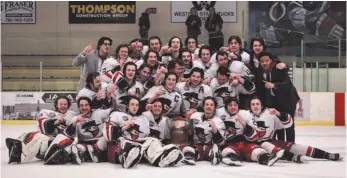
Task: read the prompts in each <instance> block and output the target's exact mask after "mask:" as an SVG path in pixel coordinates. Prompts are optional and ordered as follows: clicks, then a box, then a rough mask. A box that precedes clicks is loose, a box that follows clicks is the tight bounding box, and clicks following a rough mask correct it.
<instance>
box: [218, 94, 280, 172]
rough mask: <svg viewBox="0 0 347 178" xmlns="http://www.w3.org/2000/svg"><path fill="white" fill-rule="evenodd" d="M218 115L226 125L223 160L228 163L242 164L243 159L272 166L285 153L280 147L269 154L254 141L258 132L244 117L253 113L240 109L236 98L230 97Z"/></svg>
mask: <svg viewBox="0 0 347 178" xmlns="http://www.w3.org/2000/svg"><path fill="white" fill-rule="evenodd" d="M216 115H217V117H219V118H221V119H222V120H223V121H224V124H225V127H226V140H225V146H224V149H223V150H222V162H223V163H225V164H227V165H232V166H240V165H241V158H244V160H242V161H256V162H258V163H259V164H262V165H268V166H272V165H273V164H274V163H275V162H276V161H278V160H279V159H280V158H281V157H282V156H283V153H284V150H283V149H279V150H277V151H276V152H274V153H273V154H271V155H270V154H269V153H268V152H266V150H265V149H263V148H261V147H260V146H259V145H257V144H254V143H252V142H253V141H255V140H256V139H257V132H256V131H255V129H254V128H253V127H251V126H250V125H249V124H248V122H249V120H244V118H247V119H248V118H250V116H251V113H250V112H249V111H245V110H239V102H238V100H237V99H236V98H229V99H228V100H227V101H226V102H225V105H224V107H223V108H219V109H217V113H216Z"/></svg>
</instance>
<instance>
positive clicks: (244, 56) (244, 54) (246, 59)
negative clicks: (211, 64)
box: [211, 50, 250, 64]
mask: <svg viewBox="0 0 347 178" xmlns="http://www.w3.org/2000/svg"><path fill="white" fill-rule="evenodd" d="M239 55H240V56H241V62H243V63H245V64H249V60H250V55H249V53H248V52H247V51H245V50H241V51H240V54H239ZM216 56H217V53H214V54H213V55H212V56H211V59H213V60H216Z"/></svg>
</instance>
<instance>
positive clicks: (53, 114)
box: [48, 112, 56, 118]
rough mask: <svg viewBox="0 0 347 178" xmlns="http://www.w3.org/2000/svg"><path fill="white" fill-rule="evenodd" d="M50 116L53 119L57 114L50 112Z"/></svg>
mask: <svg viewBox="0 0 347 178" xmlns="http://www.w3.org/2000/svg"><path fill="white" fill-rule="evenodd" d="M48 115H49V117H51V118H53V117H55V116H56V114H55V113H54V112H50V113H48Z"/></svg>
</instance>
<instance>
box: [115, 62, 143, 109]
mask: <svg viewBox="0 0 347 178" xmlns="http://www.w3.org/2000/svg"><path fill="white" fill-rule="evenodd" d="M123 74H124V79H125V81H126V82H127V85H128V86H129V87H127V88H125V89H121V88H118V90H116V91H114V92H113V93H112V97H113V98H114V100H115V102H116V106H117V108H118V109H120V110H121V111H123V112H125V110H126V104H125V103H126V98H127V97H128V95H133V96H137V97H138V98H141V97H142V96H143V95H144V88H143V85H142V84H141V83H140V82H138V81H136V64H135V63H133V62H127V63H126V64H125V65H124V67H123Z"/></svg>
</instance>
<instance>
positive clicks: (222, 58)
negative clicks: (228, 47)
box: [204, 51, 254, 84]
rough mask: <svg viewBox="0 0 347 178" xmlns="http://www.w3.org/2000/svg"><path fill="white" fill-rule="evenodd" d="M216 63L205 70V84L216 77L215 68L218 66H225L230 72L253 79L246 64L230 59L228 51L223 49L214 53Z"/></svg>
mask: <svg viewBox="0 0 347 178" xmlns="http://www.w3.org/2000/svg"><path fill="white" fill-rule="evenodd" d="M216 60H217V63H214V64H212V66H211V67H210V68H209V69H208V70H207V71H206V73H205V74H206V77H205V79H204V83H205V84H209V83H210V82H211V80H212V79H213V78H215V77H217V70H218V68H219V67H222V66H223V67H227V68H228V69H229V71H230V72H232V73H235V74H237V75H239V76H241V77H246V76H247V77H249V78H250V79H252V80H253V78H254V76H253V74H252V73H251V71H250V70H249V69H248V68H247V66H246V65H245V64H244V63H243V62H240V61H237V60H231V59H229V58H228V53H227V52H225V51H219V52H217V54H216Z"/></svg>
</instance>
